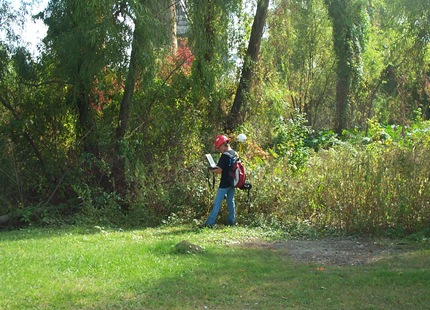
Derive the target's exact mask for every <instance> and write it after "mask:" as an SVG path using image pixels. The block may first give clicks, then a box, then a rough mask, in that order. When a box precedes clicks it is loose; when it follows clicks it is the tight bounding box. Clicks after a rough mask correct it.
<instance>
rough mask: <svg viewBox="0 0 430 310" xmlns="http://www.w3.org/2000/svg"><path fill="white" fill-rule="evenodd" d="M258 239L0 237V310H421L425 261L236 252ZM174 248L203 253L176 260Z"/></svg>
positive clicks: (173, 231) (427, 273)
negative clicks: (321, 259) (305, 258)
mask: <svg viewBox="0 0 430 310" xmlns="http://www.w3.org/2000/svg"><path fill="white" fill-rule="evenodd" d="M267 237H268V235H267V233H266V232H264V231H262V230H260V229H251V228H243V227H234V228H218V229H212V230H211V229H197V228H194V227H191V226H180V227H178V226H177V227H161V228H148V229H142V230H132V231H120V230H118V229H115V230H114V229H106V230H104V229H102V228H98V227H93V228H77V227H69V228H64V229H52V230H47V229H23V230H20V231H13V232H1V233H0V309H283V308H292V309H429V307H430V306H429V305H430V251H429V246H428V245H421V244H418V243H416V244H412V245H411V248H410V251H408V252H407V253H404V254H402V255H399V256H396V257H391V258H387V259H384V260H382V261H380V262H377V263H372V264H368V265H364V266H353V267H336V266H330V265H324V266H323V267H324V269H323V270H318V269H317V268H320V267H321V265H317V264H312V263H304V262H303V263H298V262H294V261H292V260H291V259H290V258H289V257H288V256H286V255H285V253H281V252H276V251H270V250H258V249H251V248H243V247H236V246H235V245H234V244H235V243H237V242H240V241H246V240H251V239H257V238H267ZM182 240H188V241H189V242H191V243H194V244H197V245H200V246H204V248H205V251H204V253H202V254H197V255H196V254H179V253H177V252H176V251H175V248H174V245H175V244H177V243H179V242H180V241H182Z"/></svg>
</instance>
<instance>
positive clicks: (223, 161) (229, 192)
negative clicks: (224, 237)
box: [204, 135, 237, 227]
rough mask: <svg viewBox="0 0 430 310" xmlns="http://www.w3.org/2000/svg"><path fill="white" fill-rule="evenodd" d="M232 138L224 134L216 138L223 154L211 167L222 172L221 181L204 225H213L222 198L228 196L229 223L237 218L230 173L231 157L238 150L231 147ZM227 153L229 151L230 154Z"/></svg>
mask: <svg viewBox="0 0 430 310" xmlns="http://www.w3.org/2000/svg"><path fill="white" fill-rule="evenodd" d="M229 141H230V139H229V138H227V137H226V136H224V135H220V136H218V137H216V139H215V147H216V149H217V150H219V151H220V152H221V153H222V155H221V157H220V159H219V161H218V163H217V165H216V166H215V167H212V168H209V169H210V170H211V171H212V172H213V173H217V174H221V181H220V184H219V187H218V191H217V194H216V197H215V201H214V206H213V208H212V212H211V214H209V217H208V219H207V220H206V222H205V224H204V226H206V227H213V225H214V224H215V220H216V217H217V216H218V212H219V209H220V207H221V203H222V200H223V199H224V197H225V196H227V205H228V217H227V225H229V226H233V225H234V223H235V220H236V216H235V206H234V190H235V189H234V186H233V185H232V181H231V177H230V175H229V171H230V166H231V165H232V162H231V157H233V156H237V154H236V152H235V151H234V150H233V149H232V148H231V147H230V144H229ZM225 153H229V154H230V155H231V156H228V155H227V154H225Z"/></svg>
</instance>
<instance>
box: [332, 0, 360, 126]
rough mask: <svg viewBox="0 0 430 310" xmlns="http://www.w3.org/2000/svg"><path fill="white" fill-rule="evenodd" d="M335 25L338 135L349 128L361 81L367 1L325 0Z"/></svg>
mask: <svg viewBox="0 0 430 310" xmlns="http://www.w3.org/2000/svg"><path fill="white" fill-rule="evenodd" d="M324 2H325V4H326V5H327V8H328V14H329V16H330V19H331V21H332V24H333V47H334V53H335V55H336V73H337V85H336V100H335V107H336V118H335V131H336V132H337V133H338V134H342V132H343V130H344V129H346V128H347V127H348V120H349V117H350V115H349V111H348V105H349V104H350V101H349V97H350V92H351V89H352V88H353V87H354V85H356V84H357V82H358V81H359V79H360V74H361V66H362V59H361V55H362V53H363V50H364V47H365V36H366V27H367V26H366V24H367V14H366V10H365V2H364V0H324Z"/></svg>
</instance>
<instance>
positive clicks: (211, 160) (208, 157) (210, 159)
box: [206, 154, 216, 168]
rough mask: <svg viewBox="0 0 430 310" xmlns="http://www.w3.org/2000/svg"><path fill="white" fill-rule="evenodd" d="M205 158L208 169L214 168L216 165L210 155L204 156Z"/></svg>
mask: <svg viewBox="0 0 430 310" xmlns="http://www.w3.org/2000/svg"><path fill="white" fill-rule="evenodd" d="M206 158H207V160H208V162H209V167H210V168H215V167H216V165H215V162H214V159H213V158H212V155H211V154H206Z"/></svg>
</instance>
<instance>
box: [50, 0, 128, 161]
mask: <svg viewBox="0 0 430 310" xmlns="http://www.w3.org/2000/svg"><path fill="white" fill-rule="evenodd" d="M115 2H116V1H114V0H97V1H93V2H91V3H90V4H88V3H86V2H80V1H72V0H51V1H50V2H49V4H48V7H47V9H46V10H45V12H44V22H45V24H46V25H47V26H48V30H47V35H46V37H45V38H44V40H43V41H44V43H45V45H46V49H47V53H46V55H45V58H46V59H47V60H48V61H49V62H50V63H51V67H52V75H53V76H55V77H56V78H57V79H59V80H61V81H62V82H63V83H64V84H67V85H68V87H67V89H68V95H67V101H68V105H69V107H70V111H74V110H75V111H76V112H77V113H76V133H77V139H76V141H77V142H80V141H82V142H80V143H77V144H79V145H81V146H82V150H84V151H85V152H90V153H95V154H96V153H97V152H98V140H99V136H98V133H97V131H96V126H95V125H96V124H97V122H96V113H97V109H95V107H94V102H95V98H94V87H95V86H94V83H95V81H96V79H97V77H98V76H100V73H101V72H102V70H103V69H104V68H106V67H107V66H108V65H109V64H111V63H114V62H115V61H114V60H113V58H116V60H118V59H120V58H121V55H123V51H121V49H120V48H121V47H122V46H124V44H122V43H121V40H120V39H119V38H121V35H120V34H119V33H118V32H120V31H121V30H122V29H121V28H118V27H117V26H118V23H117V22H116V20H115V10H116V9H117V6H116V3H115ZM114 38H115V39H114Z"/></svg>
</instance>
